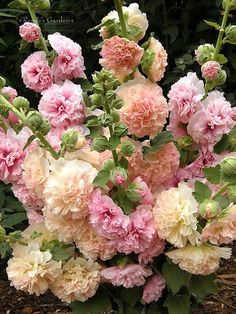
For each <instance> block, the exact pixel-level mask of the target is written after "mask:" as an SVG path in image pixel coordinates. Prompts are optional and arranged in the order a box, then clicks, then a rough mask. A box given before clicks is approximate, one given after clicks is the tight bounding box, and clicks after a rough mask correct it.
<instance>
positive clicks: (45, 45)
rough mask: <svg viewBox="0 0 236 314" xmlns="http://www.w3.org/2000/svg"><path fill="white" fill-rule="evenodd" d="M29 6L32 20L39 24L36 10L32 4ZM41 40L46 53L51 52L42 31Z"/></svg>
mask: <svg viewBox="0 0 236 314" xmlns="http://www.w3.org/2000/svg"><path fill="white" fill-rule="evenodd" d="M27 7H28V11H29V14H30V16H31V19H32V22H33V23H34V24H36V25H38V26H39V23H38V19H37V16H36V14H35V11H34V10H32V8H31V7H30V5H28V6H27ZM39 41H40V44H41V46H42V48H43V50H44V51H45V53H46V55H48V54H49V51H48V47H47V44H46V40H45V38H44V37H43V35H42V33H41V36H40V39H39Z"/></svg>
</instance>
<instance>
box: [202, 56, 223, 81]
mask: <svg viewBox="0 0 236 314" xmlns="http://www.w3.org/2000/svg"><path fill="white" fill-rule="evenodd" d="M201 71H202V77H203V78H204V79H205V80H206V81H213V80H216V79H218V77H219V75H220V73H221V65H220V64H219V63H218V62H216V61H207V62H205V63H204V64H203V65H202V68H201Z"/></svg>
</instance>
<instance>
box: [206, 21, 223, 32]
mask: <svg viewBox="0 0 236 314" xmlns="http://www.w3.org/2000/svg"><path fill="white" fill-rule="evenodd" d="M204 22H205V23H206V24H207V25H209V26H211V27H214V28H215V29H217V30H219V28H220V25H218V24H217V23H216V22H212V21H206V20H204Z"/></svg>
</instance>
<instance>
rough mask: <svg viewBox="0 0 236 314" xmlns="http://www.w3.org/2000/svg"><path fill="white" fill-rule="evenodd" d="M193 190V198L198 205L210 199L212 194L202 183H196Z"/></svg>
mask: <svg viewBox="0 0 236 314" xmlns="http://www.w3.org/2000/svg"><path fill="white" fill-rule="evenodd" d="M194 188H195V192H193V196H194V197H195V199H196V201H197V202H198V203H203V202H204V201H205V200H206V199H208V198H210V197H211V194H212V192H211V190H210V188H209V187H208V185H206V184H204V183H202V182H199V181H196V182H195V185H194Z"/></svg>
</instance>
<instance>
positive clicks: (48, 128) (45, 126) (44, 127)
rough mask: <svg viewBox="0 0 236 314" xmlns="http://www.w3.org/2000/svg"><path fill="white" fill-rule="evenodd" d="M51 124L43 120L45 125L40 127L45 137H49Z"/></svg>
mask: <svg viewBox="0 0 236 314" xmlns="http://www.w3.org/2000/svg"><path fill="white" fill-rule="evenodd" d="M50 129H51V127H50V123H49V122H48V121H47V120H43V123H42V124H41V126H40V130H39V131H40V132H41V133H42V135H43V136H45V135H47V134H48V132H49V131H50Z"/></svg>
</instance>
